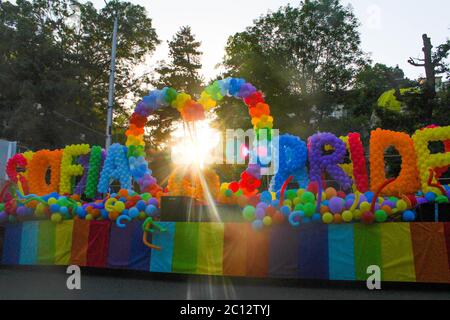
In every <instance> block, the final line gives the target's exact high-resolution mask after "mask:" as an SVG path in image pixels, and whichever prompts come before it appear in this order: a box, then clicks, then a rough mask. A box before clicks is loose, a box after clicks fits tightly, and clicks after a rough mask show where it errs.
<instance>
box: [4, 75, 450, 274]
mask: <svg viewBox="0 0 450 320" xmlns="http://www.w3.org/2000/svg"><path fill="white" fill-rule="evenodd" d="M226 96H228V97H234V98H236V99H240V100H242V101H243V103H244V104H245V105H246V106H247V107H248V110H249V114H250V116H251V122H252V125H253V128H254V137H255V142H254V143H253V145H252V146H249V148H248V150H247V152H246V154H245V155H244V156H243V157H244V158H247V162H248V167H247V169H246V170H244V171H243V172H242V174H241V176H240V179H239V181H231V182H224V181H220V179H219V176H218V175H217V174H216V173H215V172H214V170H212V169H211V168H209V167H208V166H203V167H200V166H198V165H193V164H191V165H188V166H184V167H182V168H176V169H175V170H174V171H173V172H172V174H171V175H170V177H169V178H168V180H167V185H164V186H161V185H159V184H158V181H157V179H156V178H155V177H153V176H152V170H151V169H150V166H149V163H148V162H147V159H146V149H145V142H144V134H145V125H146V123H147V121H148V118H149V117H150V116H151V115H152V113H154V112H155V111H156V110H158V109H159V108H176V109H177V110H178V111H179V112H180V114H181V117H182V120H183V122H184V125H185V127H186V128H187V131H188V132H189V135H190V137H191V138H192V139H194V140H195V139H196V134H195V124H196V122H197V121H200V120H202V119H204V118H205V116H206V114H207V112H209V111H210V110H211V109H213V108H215V107H216V105H218V104H220V101H221V100H222V99H223V98H224V97H226ZM273 133H274V119H273V117H272V116H271V114H270V107H269V105H268V104H267V103H266V102H265V100H264V95H263V93H262V92H260V91H258V90H257V89H256V88H255V87H254V86H253V85H252V84H250V83H248V82H246V81H245V80H243V79H238V78H226V79H223V80H218V81H215V82H214V83H213V84H211V85H210V86H208V87H206V88H205V90H204V91H203V92H202V93H201V96H200V99H199V100H197V101H195V100H194V99H193V98H192V97H191V96H190V95H189V94H188V93H183V92H177V91H176V90H175V89H173V88H167V87H166V88H163V89H162V90H154V91H151V92H150V93H149V95H147V96H145V97H144V98H143V99H142V100H141V101H140V102H139V103H138V104H137V106H136V107H135V109H134V112H133V114H132V116H131V118H130V121H129V127H128V129H127V131H126V133H125V134H126V137H127V139H126V144H125V145H121V144H117V143H116V144H113V145H111V146H110V147H109V148H108V150H105V149H103V148H102V147H100V146H89V145H87V144H79V145H70V146H66V147H65V148H64V149H61V150H36V151H27V152H24V153H20V154H16V155H14V156H13V157H12V158H10V159H9V161H8V164H7V168H6V173H7V175H8V177H9V182H8V183H7V184H6V185H5V186H4V187H3V189H2V190H1V193H0V223H1V224H0V230H1V238H2V239H3V241H1V243H2V245H1V250H2V254H1V257H2V260H1V263H2V264H4V265H71V264H76V265H80V266H87V267H98V268H121V269H133V270H142V271H148V272H164V273H185V274H186V273H187V274H204V275H218V276H244V277H266V278H300V279H326V280H366V279H367V277H368V274H367V267H369V266H371V265H377V266H379V267H380V268H381V273H382V279H383V280H384V281H394V282H399V281H400V282H402V281H405V282H430V283H437V282H441V283H450V267H449V262H450V224H447V223H446V222H445V221H450V207H449V198H450V187H449V186H448V185H445V184H443V183H440V182H439V178H440V177H441V176H442V175H443V174H445V172H446V171H447V170H448V168H449V166H450V126H449V127H439V126H435V125H430V126H429V127H426V128H421V129H419V130H417V131H416V132H415V133H414V135H412V136H410V135H408V134H406V133H402V132H394V131H389V130H383V129H376V130H374V131H372V132H371V134H370V139H369V141H366V142H363V141H362V139H361V136H360V134H359V133H349V134H348V135H347V136H343V137H337V136H335V135H334V134H332V133H326V132H319V133H316V134H314V135H312V136H311V137H297V136H293V135H289V134H283V135H281V136H275V135H274V134H273ZM275 140H276V143H275ZM431 142H442V143H443V145H444V149H445V150H444V151H445V152H442V153H431V151H430V149H429V144H430V143H431ZM365 143H367V145H368V150H369V157H368V158H367V157H366V156H365V151H364V150H365V148H364V146H365ZM388 147H394V148H395V149H396V150H397V151H398V153H399V155H400V157H401V159H402V163H401V169H400V173H399V174H398V176H397V177H394V178H387V177H386V173H385V166H386V165H385V159H384V155H385V150H386V149H387V148H388ZM250 158H252V159H253V160H252V161H249V159H250ZM262 158H270V161H269V162H270V163H272V162H276V163H277V165H276V170H275V172H273V176H271V181H270V184H269V185H268V186H267V187H266V188H263V187H262V186H263V184H262V174H263V173H264V169H266V168H267V166H269V165H271V164H269V163H268V162H267V161H262ZM265 160H267V159H265ZM150 165H151V163H150ZM266 171H267V170H266ZM329 180H333V181H334V182H335V183H334V185H333V186H331V185H327V181H329ZM265 189H267V190H265ZM180 199H183V201H178V200H180ZM186 199H190V200H192V201H185V200H186ZM174 203H176V205H174ZM199 212H200V213H199Z"/></svg>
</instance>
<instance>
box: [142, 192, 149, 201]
mask: <svg viewBox="0 0 450 320" xmlns="http://www.w3.org/2000/svg"><path fill="white" fill-rule="evenodd" d="M141 198H142V200H145V201H148V200H150V199H151V198H152V195H151V194H150V193H148V192H146V193H143V194H141Z"/></svg>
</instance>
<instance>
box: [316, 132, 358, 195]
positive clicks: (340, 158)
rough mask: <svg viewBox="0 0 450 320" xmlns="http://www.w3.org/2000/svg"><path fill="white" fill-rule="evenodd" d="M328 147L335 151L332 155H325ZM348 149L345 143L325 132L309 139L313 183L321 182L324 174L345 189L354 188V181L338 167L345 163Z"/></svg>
mask: <svg viewBox="0 0 450 320" xmlns="http://www.w3.org/2000/svg"><path fill="white" fill-rule="evenodd" d="M326 146H331V148H332V149H333V150H332V152H331V153H330V154H327V155H324V154H323V153H324V150H325V147H326ZM345 154H346V148H345V144H344V142H343V141H342V140H341V139H339V138H337V137H336V136H335V135H334V134H331V133H327V132H323V133H316V134H315V135H313V136H311V137H310V138H309V166H310V173H309V174H310V178H311V180H312V181H317V182H319V181H321V179H322V173H323V172H328V174H329V175H330V176H331V177H332V178H333V179H335V180H336V181H337V182H339V183H340V184H341V185H342V188H343V189H349V188H351V186H352V183H353V181H352V179H351V178H350V177H349V176H348V175H347V174H346V173H345V172H344V170H343V169H342V168H341V167H340V166H338V164H340V163H342V162H344V158H345Z"/></svg>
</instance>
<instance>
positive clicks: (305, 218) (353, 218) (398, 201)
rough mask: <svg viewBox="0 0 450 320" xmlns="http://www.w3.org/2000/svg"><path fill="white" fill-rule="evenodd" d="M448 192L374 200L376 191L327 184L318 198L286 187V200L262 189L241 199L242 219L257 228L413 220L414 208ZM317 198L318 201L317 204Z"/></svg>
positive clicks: (445, 200)
mask: <svg viewBox="0 0 450 320" xmlns="http://www.w3.org/2000/svg"><path fill="white" fill-rule="evenodd" d="M311 189H312V188H311ZM311 189H310V190H311ZM447 192H448V194H447V196H443V195H436V194H434V193H432V192H429V193H427V194H425V195H417V196H414V195H411V196H408V197H407V196H402V197H401V198H398V197H392V196H391V197H381V196H379V197H377V198H376V199H374V197H375V194H374V193H373V192H371V191H367V192H365V193H359V192H357V193H350V194H345V193H343V192H342V191H336V189H334V188H332V187H329V188H327V189H325V191H323V192H322V195H321V197H318V195H317V193H314V192H311V191H308V189H302V188H300V189H298V190H287V191H286V192H285V196H286V197H285V199H284V198H283V199H281V197H280V192H277V193H276V194H275V193H270V192H268V191H264V192H262V193H261V194H258V195H254V196H252V198H247V201H242V202H241V204H240V206H241V207H243V210H242V214H243V217H244V219H246V220H248V221H250V222H251V223H252V226H253V228H254V229H256V230H260V229H262V228H263V227H264V226H270V225H271V224H272V223H283V222H284V221H288V222H289V223H290V224H291V225H292V226H294V227H297V226H299V225H300V224H302V223H303V224H304V223H310V222H316V223H325V224H330V223H335V224H338V223H351V222H357V221H359V222H362V223H365V224H370V223H373V222H378V223H381V222H387V221H401V220H402V221H406V222H412V221H414V220H415V219H416V214H415V212H414V208H415V207H416V206H417V205H420V204H423V203H427V202H438V203H449V198H450V187H448V191H447ZM319 198H321V201H320V205H319V206H317V201H319ZM280 201H282V202H280ZM372 202H373V203H374V205H373V208H372ZM317 208H319V210H317Z"/></svg>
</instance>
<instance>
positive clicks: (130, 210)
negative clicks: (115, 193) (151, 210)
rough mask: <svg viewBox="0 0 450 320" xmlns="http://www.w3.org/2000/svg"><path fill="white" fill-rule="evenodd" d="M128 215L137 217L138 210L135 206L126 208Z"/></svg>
mask: <svg viewBox="0 0 450 320" xmlns="http://www.w3.org/2000/svg"><path fill="white" fill-rule="evenodd" d="M128 215H129V216H130V217H131V218H132V219H134V218H137V216H139V210H138V209H137V208H136V207H133V208H130V209H129V210H128Z"/></svg>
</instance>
